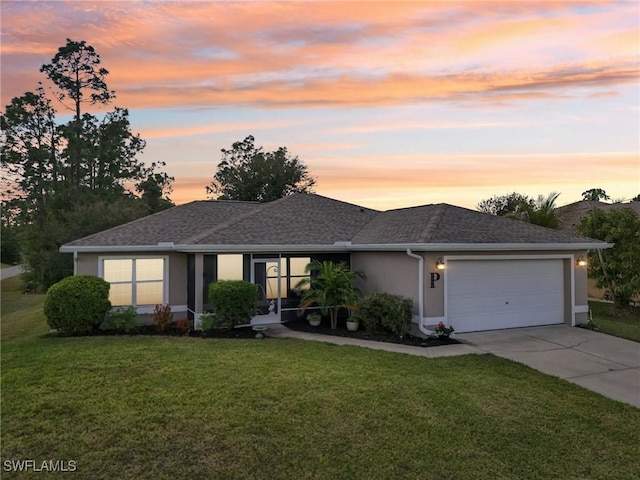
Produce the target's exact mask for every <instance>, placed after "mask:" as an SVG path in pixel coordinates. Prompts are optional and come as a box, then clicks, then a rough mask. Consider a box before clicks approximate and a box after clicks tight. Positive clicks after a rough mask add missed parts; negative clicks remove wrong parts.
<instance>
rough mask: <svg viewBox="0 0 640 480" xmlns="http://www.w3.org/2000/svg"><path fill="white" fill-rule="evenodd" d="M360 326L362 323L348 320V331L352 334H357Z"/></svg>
mask: <svg viewBox="0 0 640 480" xmlns="http://www.w3.org/2000/svg"><path fill="white" fill-rule="evenodd" d="M359 326H360V322H351V321H349V320H347V330H349V331H350V332H355V331H356V330H358V327H359Z"/></svg>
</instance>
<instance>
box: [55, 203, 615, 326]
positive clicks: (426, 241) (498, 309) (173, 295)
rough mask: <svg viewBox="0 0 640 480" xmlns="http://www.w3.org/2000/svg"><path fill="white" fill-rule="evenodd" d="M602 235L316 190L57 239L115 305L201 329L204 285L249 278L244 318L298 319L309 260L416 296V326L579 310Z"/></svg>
mask: <svg viewBox="0 0 640 480" xmlns="http://www.w3.org/2000/svg"><path fill="white" fill-rule="evenodd" d="M609 247H611V245H610V244H607V243H604V242H600V241H597V240H593V239H589V238H584V237H578V236H574V235H571V234H568V233H564V232H560V231H557V230H550V229H547V228H543V227H539V226H536V225H531V224H528V223H525V222H520V221H517V220H511V219H508V218H503V217H497V216H492V215H488V214H485V213H480V212H477V211H472V210H468V209H465V208H461V207H456V206H453V205H448V204H436V205H423V206H419V207H412V208H401V209H397V210H389V211H376V210H372V209H369V208H364V207H360V206H357V205H352V204H349V203H345V202H341V201H338V200H334V199H331V198H327V197H323V196H320V195H315V194H296V195H291V196H289V197H285V198H282V199H279V200H276V201H273V202H269V203H264V204H260V203H253V202H237V201H216V200H213V201H196V202H191V203H188V204H185V205H179V206H176V207H173V208H171V209H169V210H165V211H162V212H159V213H156V214H154V215H150V216H148V217H144V218H141V219H138V220H135V221H133V222H130V223H127V224H125V225H121V226H118V227H115V228H112V229H109V230H106V231H103V232H100V233H96V234H94V235H91V236H88V237H85V238H82V239H79V240H76V241H73V242H70V243H67V244H65V245H63V246H62V247H61V249H60V250H61V252H67V253H73V255H74V270H75V273H77V274H91V275H97V276H99V277H102V278H104V279H105V280H107V281H108V282H110V283H111V291H110V298H111V302H112V304H113V305H114V306H117V305H134V306H135V307H136V308H137V310H138V312H139V313H149V312H150V311H151V310H152V309H153V306H154V305H155V304H162V303H168V304H170V305H171V306H172V309H173V311H174V312H179V313H181V314H183V315H189V317H190V318H193V319H195V321H196V325H198V322H199V317H200V314H201V313H203V312H205V311H207V309H208V308H209V306H208V305H207V300H206V298H207V293H206V292H207V287H208V284H209V283H210V282H213V281H216V280H223V279H244V280H247V281H250V282H253V283H255V284H256V285H258V286H259V290H260V293H261V294H260V302H259V312H258V314H257V315H256V316H255V317H254V318H253V320H252V324H259V323H273V322H283V321H287V320H290V319H292V318H295V316H296V310H297V306H298V304H299V301H300V295H301V292H300V291H297V290H296V288H295V286H296V284H297V283H298V281H299V280H300V279H302V278H305V277H306V276H307V275H308V273H306V272H305V266H306V265H307V264H308V263H309V262H310V261H311V260H315V259H317V260H332V261H344V262H346V263H347V264H348V265H349V266H350V267H351V268H352V269H355V270H361V271H363V272H364V273H365V274H366V276H367V278H366V280H364V281H363V283H362V284H361V285H360V287H361V289H362V290H363V292H364V293H368V292H373V291H385V292H389V293H393V294H399V295H403V296H406V297H411V298H413V301H414V321H415V322H416V323H418V324H419V326H420V328H421V329H422V330H423V331H428V330H429V326H433V325H435V324H437V323H438V322H439V321H443V322H444V323H445V324H447V325H453V326H454V327H455V329H456V331H457V332H470V331H479V330H491V329H502V328H513V327H524V326H533V325H548V324H556V323H565V324H568V325H575V324H578V323H582V322H585V321H586V320H587V312H588V305H587V272H586V267H585V266H584V262H583V260H584V259H586V255H587V250H588V249H599V248H609Z"/></svg>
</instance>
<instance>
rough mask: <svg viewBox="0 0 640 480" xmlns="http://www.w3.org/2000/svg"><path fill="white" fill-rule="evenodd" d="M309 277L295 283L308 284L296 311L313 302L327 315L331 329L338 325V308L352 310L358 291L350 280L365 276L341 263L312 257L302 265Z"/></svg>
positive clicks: (300, 286) (299, 284)
mask: <svg viewBox="0 0 640 480" xmlns="http://www.w3.org/2000/svg"><path fill="white" fill-rule="evenodd" d="M305 271H306V272H308V273H309V272H310V273H311V277H310V278H304V279H302V280H300V281H299V282H298V284H297V285H296V289H298V288H303V287H305V286H307V285H308V286H309V289H308V290H307V291H305V292H304V294H303V295H302V301H301V303H300V309H299V310H300V312H303V311H304V310H305V309H306V308H307V307H309V306H310V305H312V304H317V305H318V306H319V307H320V311H321V312H322V314H323V315H329V318H330V319H331V328H332V329H335V328H337V326H338V312H339V311H340V309H341V308H347V309H349V310H353V309H355V305H356V302H357V300H358V296H359V294H360V291H359V290H358V288H357V287H356V286H355V285H354V284H353V281H354V280H355V279H356V278H358V277H360V278H365V276H364V274H363V273H362V272H357V271H353V270H350V269H349V267H347V265H346V264H345V263H344V262H340V263H333V262H327V261H325V262H320V261H318V260H314V261H313V262H311V263H309V264H308V265H307V266H306V267H305Z"/></svg>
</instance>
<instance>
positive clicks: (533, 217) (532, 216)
mask: <svg viewBox="0 0 640 480" xmlns="http://www.w3.org/2000/svg"><path fill="white" fill-rule="evenodd" d="M559 196H560V194H559V193H555V192H552V193H550V194H549V195H548V196H547V197H545V196H543V195H538V199H537V200H536V202H535V204H533V205H531V204H523V205H522V207H521V211H520V219H521V220H525V221H527V222H529V223H532V224H534V225H541V226H543V227H548V228H558V225H559V223H560V221H559V218H558V215H557V214H556V200H557V199H558V197H559Z"/></svg>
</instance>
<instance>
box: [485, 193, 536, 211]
mask: <svg viewBox="0 0 640 480" xmlns="http://www.w3.org/2000/svg"><path fill="white" fill-rule="evenodd" d="M533 205H534V201H533V200H532V199H530V198H529V197H528V196H527V195H523V194H521V193H517V192H513V193H509V194H507V195H495V196H493V197H491V198H488V199H486V200H482V201H481V202H480V203H478V205H477V206H476V208H477V209H478V210H479V211H481V212H484V213H489V214H491V215H497V216H500V217H505V216H514V217H517V213H518V212H520V211H521V210H522V209H523V207H526V206H533Z"/></svg>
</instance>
